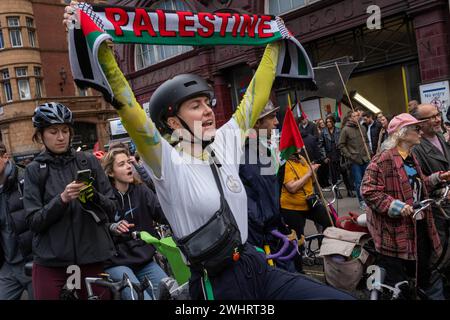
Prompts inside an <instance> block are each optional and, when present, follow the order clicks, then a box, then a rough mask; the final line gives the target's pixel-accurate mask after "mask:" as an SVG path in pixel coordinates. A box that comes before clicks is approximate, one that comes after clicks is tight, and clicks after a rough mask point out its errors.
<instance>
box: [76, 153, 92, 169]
mask: <svg viewBox="0 0 450 320" xmlns="http://www.w3.org/2000/svg"><path fill="white" fill-rule="evenodd" d="M75 161H76V162H77V167H78V169H80V170H84V169H88V168H89V161H88V158H87V156H86V154H85V153H84V152H83V151H78V152H75Z"/></svg>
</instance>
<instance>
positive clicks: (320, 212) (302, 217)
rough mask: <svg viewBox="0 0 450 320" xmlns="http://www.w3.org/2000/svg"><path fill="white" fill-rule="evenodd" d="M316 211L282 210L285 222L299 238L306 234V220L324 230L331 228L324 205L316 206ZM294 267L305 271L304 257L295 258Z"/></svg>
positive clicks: (299, 270)
mask: <svg viewBox="0 0 450 320" xmlns="http://www.w3.org/2000/svg"><path fill="white" fill-rule="evenodd" d="M316 208H317V209H316V210H312V211H297V210H289V209H281V214H282V216H283V219H284V222H285V223H286V224H287V225H288V226H289V228H291V229H294V230H295V232H296V233H297V236H298V237H299V238H300V236H301V235H304V234H305V224H306V219H309V220H312V221H314V222H315V223H316V224H318V225H319V226H321V227H322V228H323V230H324V229H325V228H328V227H331V222H330V218H329V217H328V213H327V211H326V209H325V207H323V206H322V205H318V206H316ZM294 265H295V268H296V269H297V271H298V272H301V271H303V262H302V257H301V256H299V255H296V256H295V258H294Z"/></svg>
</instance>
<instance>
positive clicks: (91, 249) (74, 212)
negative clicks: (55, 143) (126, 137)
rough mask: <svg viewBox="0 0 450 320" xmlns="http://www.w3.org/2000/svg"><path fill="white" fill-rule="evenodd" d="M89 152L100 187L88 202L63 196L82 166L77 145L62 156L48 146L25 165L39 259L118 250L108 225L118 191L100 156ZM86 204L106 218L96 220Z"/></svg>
mask: <svg viewBox="0 0 450 320" xmlns="http://www.w3.org/2000/svg"><path fill="white" fill-rule="evenodd" d="M86 158H87V160H88V164H87V166H88V167H89V168H90V169H91V170H92V175H93V176H94V177H95V182H94V184H93V185H94V188H95V190H96V192H95V195H94V199H93V201H91V202H89V204H88V205H84V206H82V205H81V202H80V201H78V200H73V201H71V202H70V203H68V204H65V203H63V202H62V200H61V196H60V195H61V193H62V192H63V191H64V189H65V187H66V185H67V184H69V183H70V182H72V181H74V180H75V179H76V174H77V171H78V170H80V168H79V167H78V165H77V161H76V157H75V151H74V150H70V151H68V152H67V153H65V154H64V155H58V156H55V155H52V154H51V153H49V152H47V151H44V152H42V153H41V154H39V155H38V156H37V157H36V158H35V159H34V160H33V162H32V163H30V164H29V165H28V166H27V168H26V172H25V188H24V207H25V209H26V212H27V222H28V224H29V227H30V229H31V231H32V232H33V255H34V259H35V262H36V263H38V264H40V265H44V266H50V267H51V266H55V267H57V266H68V265H72V264H77V265H84V264H90V263H98V262H103V261H105V260H107V259H109V258H110V257H111V256H112V255H113V253H114V244H113V241H112V238H111V235H110V234H109V231H108V225H107V222H108V215H109V214H110V213H112V212H114V211H115V208H116V202H115V201H114V193H113V191H112V188H111V185H110V183H109V181H108V178H107V177H106V175H105V173H104V172H103V170H102V168H101V166H100V163H99V162H98V160H97V159H96V158H95V157H94V156H93V155H91V154H86ZM43 164H46V166H47V169H46V170H47V175H46V177H45V184H44V185H42V181H40V180H41V179H42V173H41V172H40V170H45V169H43V168H42V167H43ZM41 190H42V191H43V194H41ZM86 209H89V210H92V211H94V212H95V213H96V214H97V215H98V216H99V217H100V218H101V222H100V223H96V222H95V220H94V219H93V217H92V216H91V214H89V213H88V211H87V210H86Z"/></svg>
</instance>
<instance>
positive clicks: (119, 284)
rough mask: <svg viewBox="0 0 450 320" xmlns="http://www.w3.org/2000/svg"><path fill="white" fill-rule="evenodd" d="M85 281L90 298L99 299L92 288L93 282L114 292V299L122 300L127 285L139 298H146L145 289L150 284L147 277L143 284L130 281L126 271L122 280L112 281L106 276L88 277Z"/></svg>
mask: <svg viewBox="0 0 450 320" xmlns="http://www.w3.org/2000/svg"><path fill="white" fill-rule="evenodd" d="M84 281H85V283H86V289H87V294H88V299H89V300H97V299H98V297H97V296H96V295H95V294H94V291H93V290H92V285H93V284H96V285H98V286H101V287H105V288H107V289H109V290H110V291H111V293H112V299H113V300H121V292H122V290H124V289H125V288H127V287H129V288H130V290H131V292H133V290H134V291H136V292H137V294H138V298H137V300H144V291H145V290H146V289H147V288H148V287H149V286H150V281H149V280H148V278H147V277H145V278H144V281H143V282H142V283H141V284H136V283H133V282H131V281H130V278H129V277H128V275H127V274H126V273H124V274H123V278H122V280H120V281H112V280H111V279H109V278H104V277H97V278H96V277H86V278H85V279H84ZM132 296H133V293H132Z"/></svg>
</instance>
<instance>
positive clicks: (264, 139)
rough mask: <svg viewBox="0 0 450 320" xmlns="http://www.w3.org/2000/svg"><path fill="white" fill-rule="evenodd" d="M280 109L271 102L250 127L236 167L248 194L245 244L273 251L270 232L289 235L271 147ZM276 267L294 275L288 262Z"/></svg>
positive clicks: (275, 244) (275, 241)
mask: <svg viewBox="0 0 450 320" xmlns="http://www.w3.org/2000/svg"><path fill="white" fill-rule="evenodd" d="M279 109H280V108H279V107H275V106H274V104H273V103H272V101H270V100H269V101H268V102H267V104H266V106H265V107H264V109H263V111H262V112H261V114H260V116H259V118H258V120H257V121H256V124H255V126H254V127H253V129H254V131H251V134H249V136H248V137H247V138H246V140H245V145H244V154H243V159H242V161H241V164H240V165H239V177H240V178H241V180H242V183H243V185H244V187H245V192H246V194H247V208H248V238H247V242H248V243H250V244H252V245H254V246H257V247H259V248H263V247H264V246H265V245H268V246H269V247H270V248H271V250H274V251H276V250H277V249H279V248H278V247H279V242H280V241H279V238H276V237H275V236H273V235H272V234H271V231H272V230H278V231H280V232H281V233H283V234H286V235H289V234H291V230H289V228H287V225H286V224H285V223H284V221H283V218H282V217H281V213H280V187H279V184H278V178H277V168H278V159H277V157H278V155H277V154H276V152H277V151H276V149H274V148H273V147H272V146H271V145H270V143H271V137H272V130H274V129H275V128H276V127H277V125H278V120H277V114H276V113H277V111H278V110H279ZM277 266H278V267H281V268H283V269H286V270H290V271H295V268H293V264H292V263H291V262H290V261H287V262H286V263H284V262H282V261H277Z"/></svg>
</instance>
